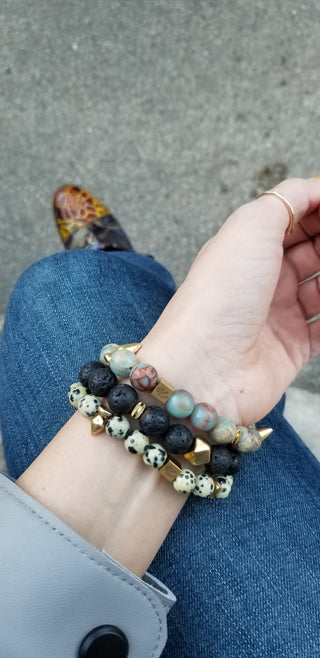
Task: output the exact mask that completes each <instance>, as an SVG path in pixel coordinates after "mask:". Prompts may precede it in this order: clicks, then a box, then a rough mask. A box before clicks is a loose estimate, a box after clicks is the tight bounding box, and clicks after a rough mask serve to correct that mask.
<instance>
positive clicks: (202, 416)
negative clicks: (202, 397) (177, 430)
mask: <svg viewBox="0 0 320 658" xmlns="http://www.w3.org/2000/svg"><path fill="white" fill-rule="evenodd" d="M190 420H191V422H192V425H193V426H194V427H196V428H197V429H198V430H204V431H205V432H208V431H209V430H212V429H213V427H214V426H215V424H216V422H217V420H218V414H217V412H216V410H215V408H214V407H213V406H212V405H211V404H208V403H207V402H199V403H198V404H196V406H195V408H194V410H193V412H192V414H191V418H190Z"/></svg>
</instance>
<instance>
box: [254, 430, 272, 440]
mask: <svg viewBox="0 0 320 658" xmlns="http://www.w3.org/2000/svg"><path fill="white" fill-rule="evenodd" d="M256 431H257V432H258V434H260V439H261V441H264V440H265V439H267V438H268V436H270V434H271V433H272V432H273V429H272V427H259V428H257V430H256Z"/></svg>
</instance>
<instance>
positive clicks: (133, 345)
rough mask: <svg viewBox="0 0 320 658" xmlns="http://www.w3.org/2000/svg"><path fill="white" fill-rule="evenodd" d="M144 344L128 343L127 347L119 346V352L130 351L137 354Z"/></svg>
mask: <svg viewBox="0 0 320 658" xmlns="http://www.w3.org/2000/svg"><path fill="white" fill-rule="evenodd" d="M141 345H142V343H126V344H125V345H119V347H118V349H119V350H128V352H133V354H137V352H139V350H140V347H141Z"/></svg>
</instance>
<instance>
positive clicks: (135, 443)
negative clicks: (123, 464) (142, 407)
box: [124, 430, 149, 455]
mask: <svg viewBox="0 0 320 658" xmlns="http://www.w3.org/2000/svg"><path fill="white" fill-rule="evenodd" d="M148 444H149V439H148V437H147V436H146V435H145V434H142V432H140V431H139V430H130V432H128V433H127V436H126V438H125V440H124V447H125V449H126V450H128V452H132V454H133V455H143V454H144V452H145V448H146V446H147V445H148Z"/></svg>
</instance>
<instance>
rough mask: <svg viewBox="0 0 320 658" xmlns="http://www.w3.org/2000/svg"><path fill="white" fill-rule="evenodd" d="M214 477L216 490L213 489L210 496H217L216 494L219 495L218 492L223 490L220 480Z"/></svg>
mask: <svg viewBox="0 0 320 658" xmlns="http://www.w3.org/2000/svg"><path fill="white" fill-rule="evenodd" d="M212 479H213V481H214V490H213V492H212V494H211V495H210V496H208V498H215V497H216V495H217V494H218V493H219V492H220V491H221V489H222V486H221V484H220V482H218V480H216V479H215V478H212Z"/></svg>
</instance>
